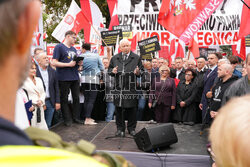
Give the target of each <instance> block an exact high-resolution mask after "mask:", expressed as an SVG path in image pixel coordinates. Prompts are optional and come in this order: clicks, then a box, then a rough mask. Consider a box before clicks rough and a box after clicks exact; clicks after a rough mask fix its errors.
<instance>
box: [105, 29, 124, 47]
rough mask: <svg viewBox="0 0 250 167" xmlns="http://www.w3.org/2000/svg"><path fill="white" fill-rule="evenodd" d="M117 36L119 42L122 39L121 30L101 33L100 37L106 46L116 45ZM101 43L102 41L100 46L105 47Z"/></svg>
mask: <svg viewBox="0 0 250 167" xmlns="http://www.w3.org/2000/svg"><path fill="white" fill-rule="evenodd" d="M118 35H119V39H120V40H121V39H122V38H123V36H122V30H121V29H119V30H112V31H102V32H101V37H102V39H103V41H104V42H105V43H106V44H107V46H113V45H116V40H117V36H118ZM103 41H102V46H106V45H105V44H104V42H103Z"/></svg>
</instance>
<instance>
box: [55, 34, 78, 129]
mask: <svg viewBox="0 0 250 167" xmlns="http://www.w3.org/2000/svg"><path fill="white" fill-rule="evenodd" d="M75 42H76V33H75V32H73V31H67V32H66V33H65V40H64V42H63V43H60V44H58V45H56V47H55V49H54V53H53V60H52V64H53V65H54V66H55V67H56V72H57V76H58V83H59V91H60V102H61V110H62V115H63V120H64V124H65V125H66V126H71V125H72V122H73V121H74V122H75V123H80V124H83V121H81V120H79V118H80V109H79V107H80V103H79V75H78V64H76V61H74V58H75V57H76V56H77V52H76V49H75V48H74V47H73V45H74V44H75ZM70 90H71V93H72V98H73V111H72V112H71V111H70V109H69V106H68V95H69V91H70Z"/></svg>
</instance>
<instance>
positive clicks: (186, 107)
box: [173, 69, 197, 126]
mask: <svg viewBox="0 0 250 167" xmlns="http://www.w3.org/2000/svg"><path fill="white" fill-rule="evenodd" d="M195 77H196V73H195V71H194V70H192V69H187V70H186V71H185V80H184V81H181V82H180V83H179V84H178V87H177V93H176V94H177V95H176V100H177V106H176V110H175V112H174V113H173V119H174V120H175V121H177V122H183V123H184V124H186V125H191V126H192V125H194V123H195V121H196V106H195V103H194V99H195V96H196V93H197V88H196V82H194V79H195Z"/></svg>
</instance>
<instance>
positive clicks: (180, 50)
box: [175, 41, 185, 58]
mask: <svg viewBox="0 0 250 167" xmlns="http://www.w3.org/2000/svg"><path fill="white" fill-rule="evenodd" d="M184 49H185V44H182V43H181V42H180V41H179V42H178V47H177V51H176V55H175V57H181V58H184V57H185V51H184Z"/></svg>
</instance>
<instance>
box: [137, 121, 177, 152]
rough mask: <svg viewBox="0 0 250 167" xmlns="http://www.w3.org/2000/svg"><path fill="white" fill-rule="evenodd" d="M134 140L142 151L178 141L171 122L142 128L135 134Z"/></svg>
mask: <svg viewBox="0 0 250 167" xmlns="http://www.w3.org/2000/svg"><path fill="white" fill-rule="evenodd" d="M134 140H135V142H136V144H137V146H138V148H139V149H140V150H142V151H151V150H152V149H156V148H160V147H163V146H169V145H171V144H174V143H177V142H178V138H177V136H176V133H175V130H174V126H173V124H171V123H166V124H162V125H158V126H152V127H147V128H143V129H142V130H140V131H139V132H138V133H137V134H136V135H135V138H134Z"/></svg>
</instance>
